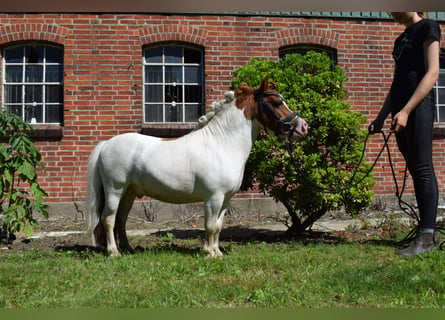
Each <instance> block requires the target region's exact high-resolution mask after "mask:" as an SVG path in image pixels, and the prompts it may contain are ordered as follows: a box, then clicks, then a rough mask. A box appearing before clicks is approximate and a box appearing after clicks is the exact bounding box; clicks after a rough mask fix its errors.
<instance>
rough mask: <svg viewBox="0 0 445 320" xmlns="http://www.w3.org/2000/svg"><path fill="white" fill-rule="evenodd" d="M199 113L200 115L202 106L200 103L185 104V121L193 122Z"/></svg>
mask: <svg viewBox="0 0 445 320" xmlns="http://www.w3.org/2000/svg"><path fill="white" fill-rule="evenodd" d="M201 115H202V108H201V105H200V104H186V105H185V122H194V121H196V119H198V118H199V117H200V116H201Z"/></svg>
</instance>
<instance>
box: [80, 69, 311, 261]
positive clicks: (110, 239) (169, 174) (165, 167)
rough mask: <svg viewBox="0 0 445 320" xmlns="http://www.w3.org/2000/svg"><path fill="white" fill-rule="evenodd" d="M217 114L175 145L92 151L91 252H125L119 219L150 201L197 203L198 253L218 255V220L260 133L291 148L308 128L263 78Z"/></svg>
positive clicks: (146, 140)
mask: <svg viewBox="0 0 445 320" xmlns="http://www.w3.org/2000/svg"><path fill="white" fill-rule="evenodd" d="M219 107H220V108H219V109H220V111H219V112H218V113H217V114H215V115H214V117H213V118H212V119H211V120H210V121H209V122H208V123H207V124H206V125H204V126H203V127H201V128H200V129H198V130H195V131H192V132H190V133H189V134H187V135H185V136H183V137H180V138H178V139H162V138H158V137H151V136H146V135H142V134H137V133H126V134H122V135H118V136H115V137H113V138H111V139H110V140H107V141H103V142H101V143H99V144H98V145H97V147H96V148H95V149H94V150H93V152H92V154H91V157H90V159H89V163H88V189H89V190H88V200H87V201H88V213H89V219H88V224H89V226H88V230H89V232H91V233H92V235H93V243H94V245H96V246H100V247H104V248H106V250H107V252H108V254H109V255H111V256H118V255H120V251H123V252H125V251H130V252H131V251H132V248H131V246H130V244H129V242H128V239H127V235H126V230H125V224H126V220H127V217H128V214H129V212H130V210H131V207H132V205H133V202H134V200H135V198H137V197H142V196H149V197H152V198H155V199H158V200H160V201H164V202H169V203H176V204H179V203H191V202H200V201H203V202H204V207H205V245H204V251H205V252H206V253H208V254H209V255H210V256H220V255H222V253H221V251H220V250H219V243H218V242H219V234H220V231H221V228H222V223H223V218H224V214H225V211H226V209H227V206H228V205H229V201H230V199H231V198H232V197H233V195H235V193H236V192H237V191H238V189H239V187H240V185H241V180H242V178H243V172H244V166H245V163H246V161H247V158H248V156H249V153H250V150H251V148H252V144H253V143H254V141H255V139H256V138H257V135H258V132H259V130H260V129H261V128H262V127H263V126H264V127H265V128H267V129H269V130H271V131H273V132H274V133H275V134H276V135H279V136H284V137H287V138H288V139H291V140H293V141H298V140H299V139H301V138H303V137H304V136H305V135H306V134H307V130H308V126H307V124H306V122H305V121H304V120H303V119H302V118H300V117H299V116H298V115H297V114H296V113H294V112H292V111H291V110H289V108H288V107H287V105H286V103H285V101H284V99H283V97H282V96H281V95H280V94H279V93H278V92H277V91H276V90H275V85H274V84H273V83H268V80H267V77H266V78H265V79H264V81H263V82H262V84H261V86H260V87H259V88H258V89H257V90H254V89H252V88H251V87H249V86H247V85H246V84H241V85H240V86H239V89H238V90H237V91H236V92H235V94H233V93H232V94H227V95H226V99H225V100H224V101H221V102H220V105H219ZM267 129H266V130H267ZM117 244H118V246H119V249H120V251H119V249H118V246H117Z"/></svg>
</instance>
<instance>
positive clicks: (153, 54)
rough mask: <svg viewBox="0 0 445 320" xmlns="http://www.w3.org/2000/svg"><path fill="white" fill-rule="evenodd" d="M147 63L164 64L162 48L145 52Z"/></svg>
mask: <svg viewBox="0 0 445 320" xmlns="http://www.w3.org/2000/svg"><path fill="white" fill-rule="evenodd" d="M145 62H146V63H162V47H159V48H152V49H146V50H145Z"/></svg>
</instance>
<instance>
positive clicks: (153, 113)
mask: <svg viewBox="0 0 445 320" xmlns="http://www.w3.org/2000/svg"><path fill="white" fill-rule="evenodd" d="M145 121H146V122H163V121H164V117H163V108H162V104H150V105H146V106H145Z"/></svg>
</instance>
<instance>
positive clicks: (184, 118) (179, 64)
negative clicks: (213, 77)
mask: <svg viewBox="0 0 445 320" xmlns="http://www.w3.org/2000/svg"><path fill="white" fill-rule="evenodd" d="M155 48H162V50H163V54H162V62H156V63H152V62H148V61H147V59H146V54H145V52H146V50H150V49H155ZM165 48H180V49H181V50H182V55H181V62H175V63H172V62H166V61H165V55H164V53H165V51H164V49H165ZM184 49H190V50H196V51H197V52H200V54H201V58H200V61H199V63H186V62H184ZM203 59H204V52H203V50H202V49H200V48H197V47H192V46H187V45H182V44H162V45H158V46H149V47H146V48H144V50H143V66H144V68H143V84H144V90H143V106H144V108H143V122H144V123H150V124H153V123H154V124H156V123H162V124H165V123H172V124H178V123H195V122H196V121H197V120H198V118H199V117H200V116H201V115H202V114H203V113H204V112H203V110H204V63H203ZM149 66H158V67H161V68H162V81H159V82H146V79H147V78H146V69H147V67H149ZM173 66H175V67H180V68H181V69H182V79H181V81H180V82H177V83H176V82H173V83H168V82H166V79H165V74H166V72H165V70H166V67H173ZM186 67H198V68H199V75H198V78H199V80H201V81H200V82H186V79H185V78H186V72H185V69H186ZM150 85H153V86H162V92H163V94H162V100H161V101H150V102H148V101H147V99H146V98H147V97H146V95H147V93H146V89H147V87H148V86H150ZM167 86H173V87H176V86H177V87H179V90H181V91H182V92H181V96H182V101H178V102H176V101H174V102H168V101H166V100H167V99H166V96H167V95H166V87H167ZM186 86H200V87H201V89H200V97H201V99H200V101H194V102H190V101H189V102H186V94H187V92H186ZM150 105H152V106H154V105H162V119H156V120H154V119H148V117H149V115H148V114H147V112H146V110H147V108H149V107H150ZM170 106H171V107H181V108H182V112H181V117H180V118H181V119H180V120H178V121H170V119H169V117H168V115H167V113H168V110H167V109H168V107H170ZM187 106H192V107H194V108H196V109H195V110H197V115H196V117H193V118H191V117H190V116H188V114H187V111H188V108H187Z"/></svg>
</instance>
